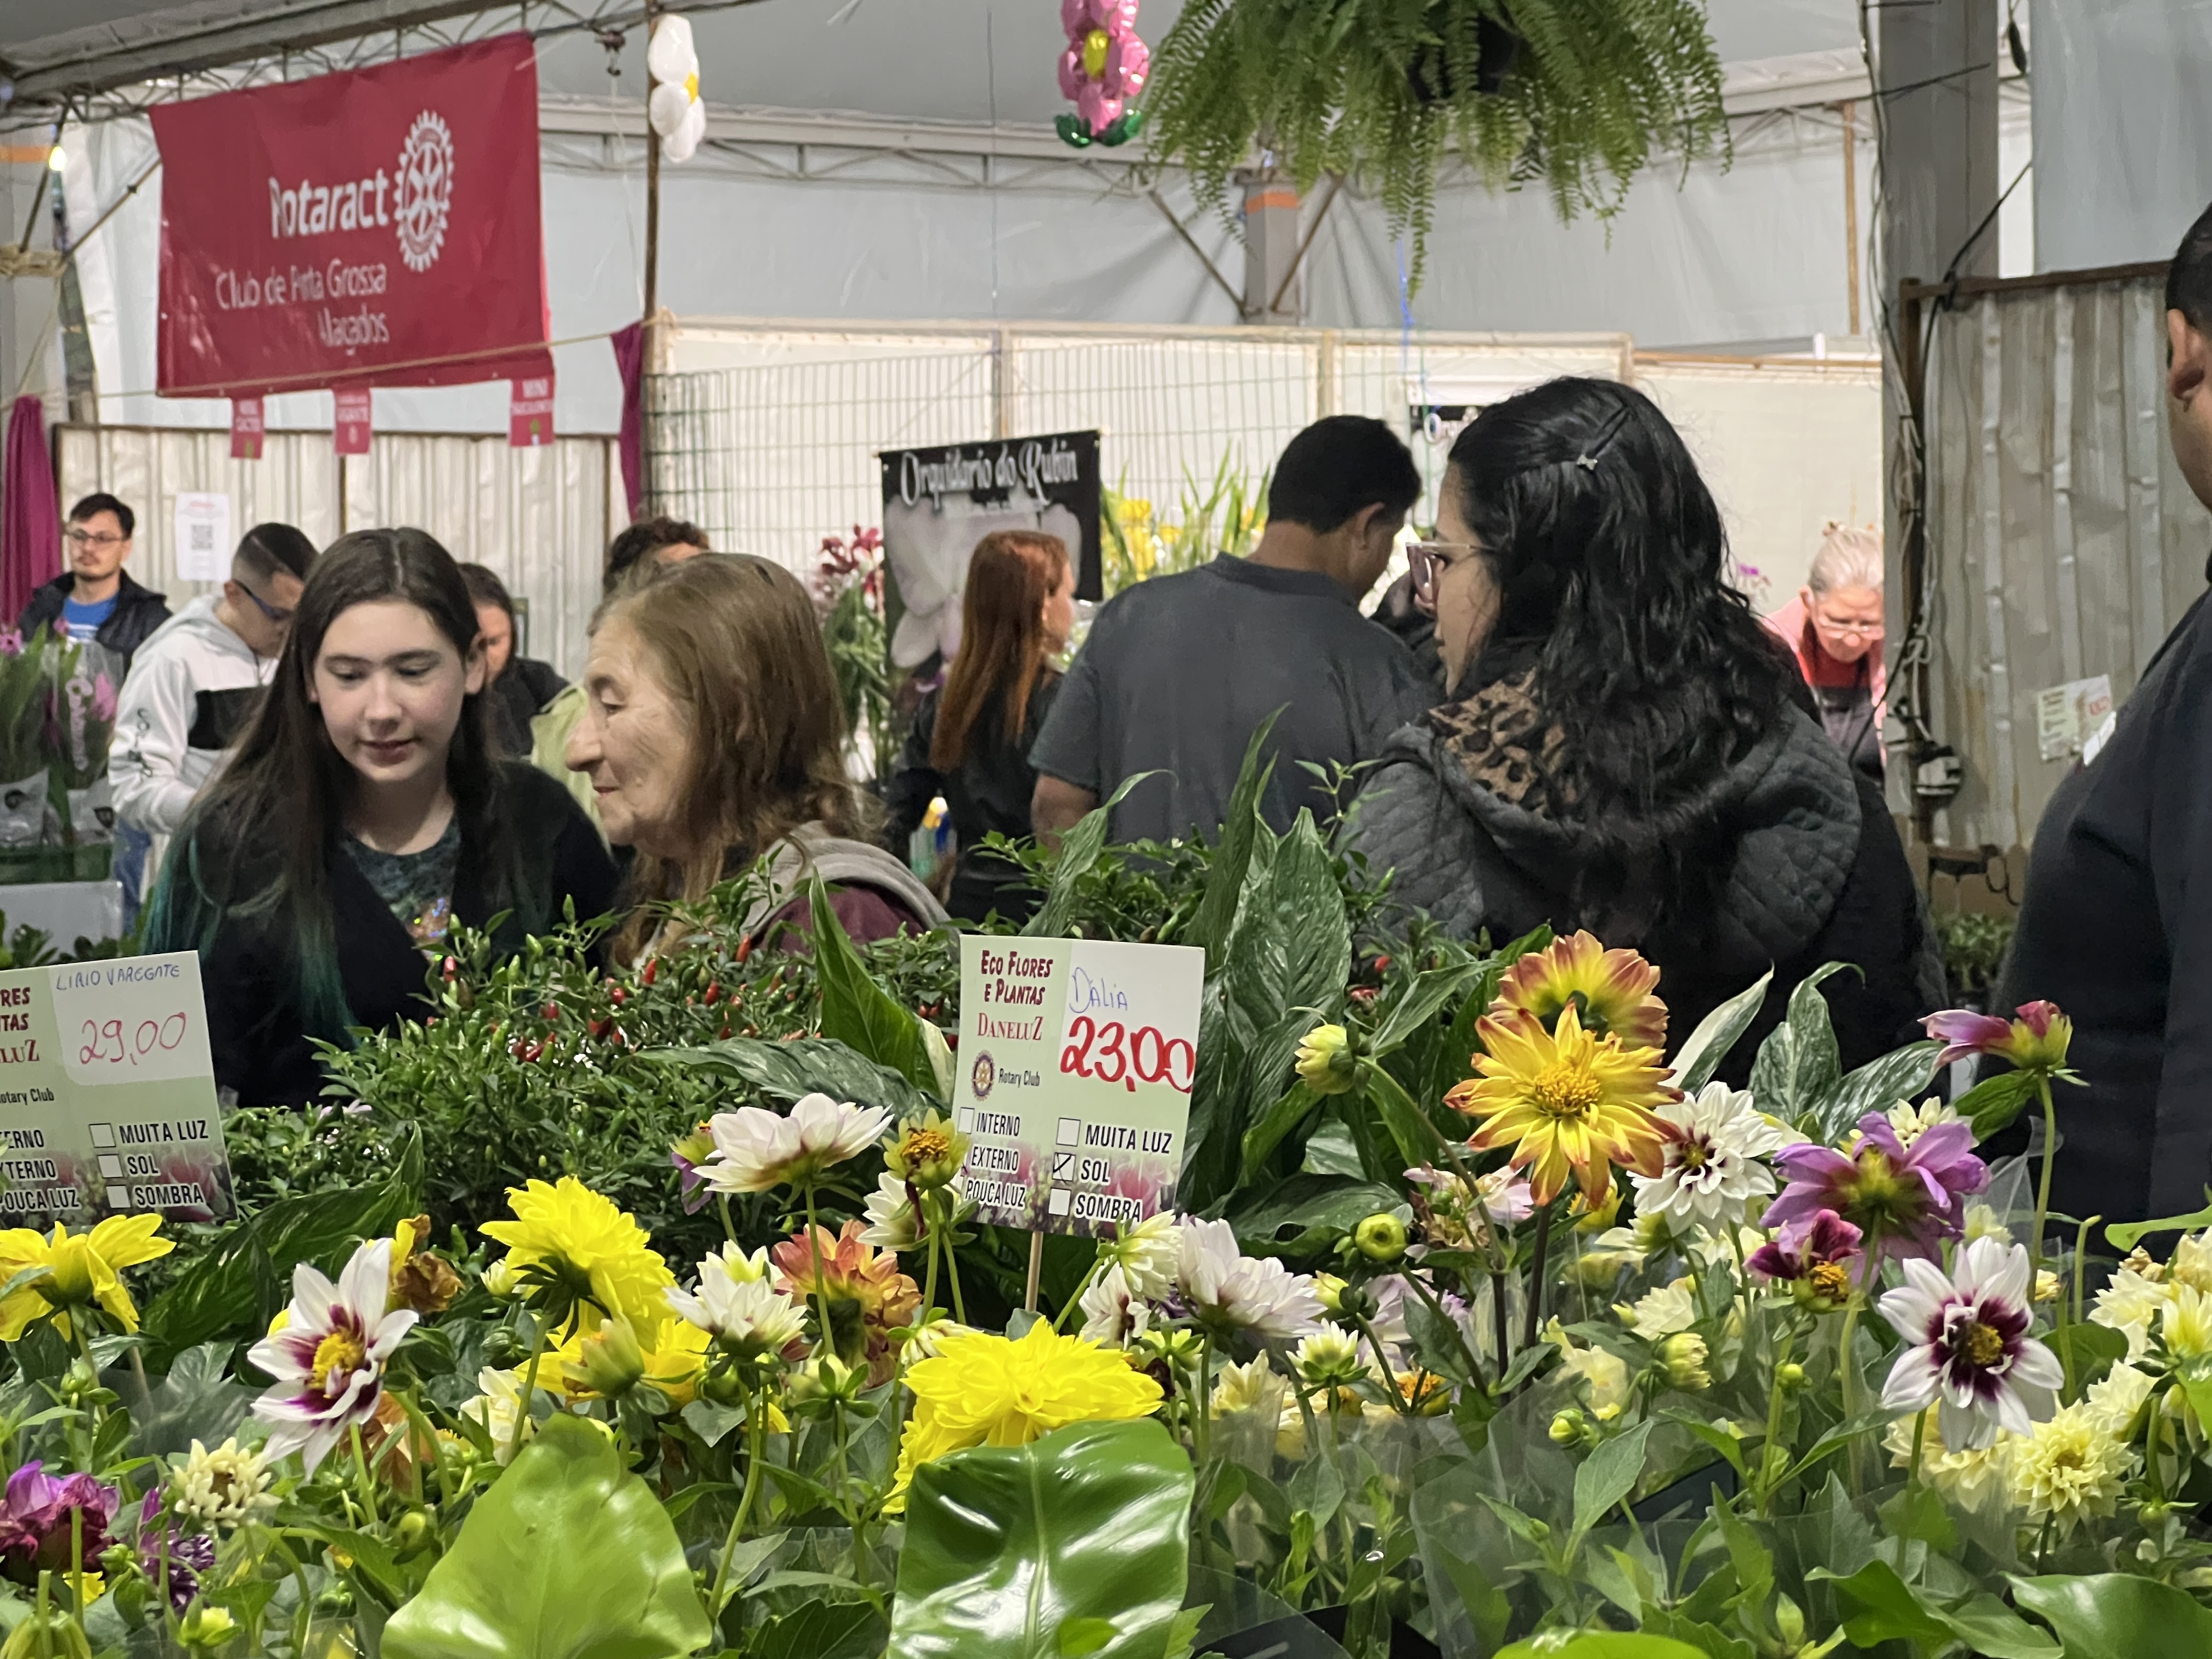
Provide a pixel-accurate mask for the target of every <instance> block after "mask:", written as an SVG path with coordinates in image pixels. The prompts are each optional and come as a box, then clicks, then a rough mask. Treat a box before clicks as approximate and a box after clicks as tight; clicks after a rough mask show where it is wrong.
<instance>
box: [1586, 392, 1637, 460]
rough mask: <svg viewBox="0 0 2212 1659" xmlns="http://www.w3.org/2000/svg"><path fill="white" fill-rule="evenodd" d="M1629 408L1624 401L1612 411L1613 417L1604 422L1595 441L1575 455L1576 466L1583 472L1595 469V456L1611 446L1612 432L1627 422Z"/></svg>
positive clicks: (1614, 432)
mask: <svg viewBox="0 0 2212 1659" xmlns="http://www.w3.org/2000/svg"><path fill="white" fill-rule="evenodd" d="M1629 408H1630V405H1629V404H1626V403H1625V402H1624V403H1623V404H1621V405H1620V408H1618V409H1616V410H1614V411H1613V418H1612V419H1611V420H1609V421H1607V422H1606V423H1605V429H1604V430H1603V431H1602V432H1601V433H1599V434H1598V435H1597V441H1596V442H1595V443H1593V444H1592V445H1591V446H1590V447H1589V448H1588V449H1585V450H1584V451H1583V453H1581V454H1579V455H1577V456H1576V457H1575V465H1577V466H1578V467H1580V468H1582V469H1583V471H1585V472H1595V471H1597V458H1598V457H1599V456H1601V455H1602V454H1604V453H1605V452H1606V451H1607V450H1608V449H1610V448H1611V447H1613V435H1614V434H1616V433H1617V432H1619V431H1620V428H1622V427H1623V426H1624V425H1625V424H1626V422H1627V420H1628V411H1629Z"/></svg>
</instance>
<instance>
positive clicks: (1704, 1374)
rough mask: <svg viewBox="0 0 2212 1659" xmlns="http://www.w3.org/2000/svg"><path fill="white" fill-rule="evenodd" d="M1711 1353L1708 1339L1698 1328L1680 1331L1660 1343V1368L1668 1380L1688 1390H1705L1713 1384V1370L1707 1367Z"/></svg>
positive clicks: (1695, 1392) (1686, 1392)
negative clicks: (1706, 1343) (1707, 1348)
mask: <svg viewBox="0 0 2212 1659" xmlns="http://www.w3.org/2000/svg"><path fill="white" fill-rule="evenodd" d="M1707 1357H1708V1355H1707V1350H1706V1347H1705V1338H1704V1337H1702V1336H1699V1334H1697V1333H1696V1332H1695V1331H1677V1332H1675V1333H1674V1335H1672V1336H1670V1337H1668V1339H1667V1340H1665V1341H1663V1342H1662V1343H1661V1344H1660V1345H1659V1365H1660V1369H1661V1370H1663V1371H1665V1372H1666V1374H1667V1381H1668V1383H1669V1384H1670V1385H1671V1386H1673V1387H1674V1388H1677V1389H1681V1390H1682V1391H1683V1392H1684V1393H1685V1394H1703V1393H1704V1392H1705V1390H1706V1389H1710V1388H1711V1387H1712V1386H1713V1376H1712V1373H1711V1371H1709V1370H1706V1369H1705V1360H1706V1358H1707Z"/></svg>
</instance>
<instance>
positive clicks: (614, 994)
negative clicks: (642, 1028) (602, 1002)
mask: <svg viewBox="0 0 2212 1659" xmlns="http://www.w3.org/2000/svg"><path fill="white" fill-rule="evenodd" d="M607 995H608V997H609V998H610V999H611V1000H612V1001H613V1003H614V1005H615V1006H616V1007H617V1008H619V1007H621V1006H623V1004H624V1003H625V1002H628V1001H629V992H627V991H625V990H623V987H621V986H619V985H617V986H616V987H615V988H614V989H613V990H611V991H610V992H608V993H607Z"/></svg>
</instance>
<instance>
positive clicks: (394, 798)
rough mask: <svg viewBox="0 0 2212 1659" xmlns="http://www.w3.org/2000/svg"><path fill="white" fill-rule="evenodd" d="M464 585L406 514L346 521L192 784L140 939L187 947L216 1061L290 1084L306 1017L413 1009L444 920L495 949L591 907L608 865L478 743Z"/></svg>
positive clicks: (592, 841)
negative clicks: (380, 522) (245, 706)
mask: <svg viewBox="0 0 2212 1659" xmlns="http://www.w3.org/2000/svg"><path fill="white" fill-rule="evenodd" d="M477 631H478V630H477V617H476V611H475V608H474V606H473V605H472V604H471V601H470V598H469V591H468V587H467V586H466V585H465V583H464V582H463V580H462V579H461V574H460V570H459V567H457V566H456V565H455V564H454V562H453V558H452V556H450V555H448V554H447V551H446V550H445V549H444V548H442V547H441V546H440V545H439V544H437V543H436V542H435V541H434V540H432V539H431V538H429V537H428V536H427V535H425V534H424V533H423V532H421V531H419V530H368V531H359V532H355V533H354V534H352V535H349V536H345V537H342V538H339V539H338V540H337V542H335V543H334V544H331V547H330V549H329V550H327V551H325V553H324V554H323V556H321V558H320V559H319V560H318V561H317V562H316V564H315V567H314V571H313V575H312V576H311V577H310V578H309V579H308V581H307V588H306V591H305V592H302V593H301V597H300V603H299V606H298V609H297V611H296V612H295V616H294V618H293V622H292V629H291V635H290V637H289V639H288V640H287V641H286V642H285V646H284V652H283V656H282V657H281V658H279V659H278V660H277V664H276V678H275V679H274V681H273V682H272V683H271V684H270V688H269V690H268V692H267V694H266V695H265V696H264V698H263V699H262V702H261V703H260V706H259V708H258V709H257V711H256V712H255V714H254V716H253V720H252V724H251V725H250V726H248V727H247V728H246V734H245V736H244V737H243V738H240V742H239V745H238V749H237V751H236V752H235V753H234V755H233V756H232V757H231V759H230V761H229V763H228V764H227V765H226V766H225V767H224V768H223V769H222V771H221V772H220V773H218V774H217V775H216V777H215V778H214V779H213V780H212V781H210V783H209V785H208V787H206V789H205V790H204V792H203V793H201V795H200V797H199V799H197V801H196V802H195V803H194V804H193V805H192V808H191V813H190V815H189V816H188V817H186V819H185V823H184V826H183V827H182V829H179V832H178V834H177V836H176V838H175V840H174V842H173V843H172V845H171V847H170V849H169V853H168V856H167V860H166V861H165V862H164V864H163V866H162V870H161V880H160V883H159V884H158V885H157V886H156V888H155V894H154V897H153V900H152V902H151V904H150V906H149V911H148V920H147V925H146V938H147V946H148V948H149V950H154V951H180V950H197V951H199V953H200V963H201V969H200V971H201V979H202V981H203V983H204V986H205V987H206V993H207V1004H208V1024H209V1042H210V1047H211V1048H212V1049H213V1050H214V1055H215V1073H216V1085H217V1086H218V1087H219V1088H227V1089H230V1090H234V1091H236V1095H237V1097H238V1099H239V1100H240V1101H241V1102H242V1103H246V1104H247V1105H271V1104H277V1103H302V1102H305V1101H307V1100H309V1099H311V1098H313V1097H314V1096H315V1095H316V1094H317V1093H318V1092H319V1091H320V1089H321V1087H322V1085H323V1078H322V1074H321V1071H320V1068H319V1066H318V1065H317V1064H316V1060H315V1052H314V1048H313V1042H312V1039H315V1038H320V1039H323V1040H324V1041H325V1042H334V1043H338V1044H342V1045H343V1044H345V1043H348V1042H350V1040H351V1039H350V1036H349V1032H350V1031H351V1030H352V1029H353V1028H356V1027H364V1026H365V1027H368V1028H370V1029H372V1030H386V1029H389V1028H391V1027H392V1026H394V1025H396V1024H398V1022H399V1021H400V1020H401V1019H403V1018H409V1017H414V1016H419V1015H421V1014H422V1013H424V1012H428V1005H427V1004H426V1003H425V1002H424V1001H423V1000H422V991H423V987H424V985H425V981H426V977H427V975H428V974H429V973H430V972H431V971H432V964H433V963H435V961H436V959H437V958H438V957H440V956H441V954H442V953H443V950H444V945H445V941H446V937H447V933H448V932H449V931H450V930H451V929H452V927H453V926H454V925H455V924H456V923H461V924H465V925H466V926H469V927H483V926H484V925H486V924H487V923H488V922H489V921H491V919H492V918H493V917H494V916H502V917H503V918H504V920H502V921H501V923H500V926H499V928H498V930H497V933H496V934H495V939H496V942H497V944H498V945H499V946H500V948H501V949H502V950H504V951H512V950H513V949H515V948H516V947H518V946H519V945H520V943H521V941H522V940H523V939H524V938H525V937H526V936H527V935H529V934H531V933H543V932H544V931H546V929H547V928H548V927H552V926H554V925H556V924H557V923H558V922H559V921H561V920H562V914H563V909H564V907H565V906H567V905H568V904H569V903H571V902H573V903H574V914H575V915H576V917H577V919H578V920H580V921H586V920H589V919H591V918H592V917H594V916H599V915H604V914H605V913H606V912H607V910H608V909H609V908H611V902H612V900H613V896H614V888H615V872H614V866H613V864H612V863H611V860H609V859H608V857H607V854H606V849H605V847H603V846H602V845H601V844H600V842H599V836H598V834H597V833H596V832H595V831H594V830H593V829H592V826H591V824H590V823H589V821H588V820H587V819H586V817H585V816H584V814H583V812H582V811H581V810H580V808H579V807H578V806H577V805H576V804H575V803H574V800H572V799H570V798H569V796H568V792H567V791H566V790H564V789H562V787H561V786H560V785H559V784H557V783H556V782H554V781H552V780H551V779H550V778H547V777H545V776H544V775H543V774H541V773H538V772H536V771H534V770H532V769H531V768H530V767H528V766H526V765H523V764H521V763H515V762H507V761H501V760H497V759H495V757H493V755H492V752H491V750H490V748H489V738H488V732H487V727H486V717H487V712H488V711H487V710H486V709H485V708H484V707H483V698H482V695H481V694H482V693H483V685H484V661H483V652H482V650H481V649H480V648H479V645H478V640H477Z"/></svg>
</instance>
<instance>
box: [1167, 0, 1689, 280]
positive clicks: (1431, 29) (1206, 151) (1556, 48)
mask: <svg viewBox="0 0 2212 1659" xmlns="http://www.w3.org/2000/svg"><path fill="white" fill-rule="evenodd" d="M1146 104H1147V112H1148V118H1149V122H1150V127H1149V130H1150V131H1151V133H1152V154H1153V155H1154V157H1155V158H1156V159H1157V160H1158V161H1163V162H1176V163H1180V164H1181V165H1182V166H1184V167H1188V168H1189V169H1190V172H1191V176H1192V180H1193V183H1194V185H1195V186H1196V189H1197V191H1198V193H1199V194H1200V196H1201V197H1208V198H1210V199H1212V201H1214V202H1215V203H1216V204H1219V205H1220V206H1221V207H1222V208H1223V210H1224V211H1227V210H1228V203H1229V185H1230V182H1231V179H1232V178H1233V177H1234V176H1235V175H1236V174H1237V173H1238V172H1239V171H1240V170H1241V169H1243V168H1246V167H1249V166H1251V165H1252V163H1253V161H1254V159H1255V156H1256V157H1258V158H1259V160H1260V162H1261V165H1262V166H1263V167H1279V168H1280V169H1281V170H1282V171H1283V172H1284V173H1287V174H1288V175H1289V176H1290V177H1291V179H1293V180H1295V181H1296V183H1297V186H1298V188H1299V189H1300V190H1301V191H1305V190H1310V189H1311V188H1312V187H1313V185H1314V184H1315V183H1316V181H1317V180H1318V179H1320V178H1321V176H1322V174H1323V173H1337V174H1344V175H1352V176H1355V177H1357V178H1358V179H1359V180H1360V181H1361V182H1362V183H1363V184H1364V186H1365V187H1366V188H1367V189H1369V190H1370V191H1372V192H1373V193H1374V194H1375V195H1376V196H1378V197H1380V198H1381V200H1382V203H1383V210H1384V212H1385V214H1386V216H1387V217H1388V221H1389V228H1390V230H1391V233H1392V234H1394V235H1399V234H1403V235H1406V236H1407V237H1408V238H1409V240H1411V242H1412V244H1413V250H1412V259H1411V263H1410V266H1409V269H1408V273H1407V280H1408V283H1409V284H1410V285H1411V286H1413V287H1416V288H1418V287H1419V283H1420V279H1421V272H1422V265H1423V258H1424V253H1425V243H1426V239H1427V235H1428V232H1429V228H1430V226H1431V222H1433V219H1434V216H1435V208H1436V178H1437V169H1438V168H1439V167H1441V166H1443V163H1444V161H1445V160H1446V159H1447V156H1448V155H1449V152H1450V151H1451V150H1452V149H1455V148H1456V149H1457V150H1458V152H1459V154H1460V155H1461V156H1462V158H1463V159H1465V160H1466V161H1468V163H1469V164H1471V165H1472V166H1473V167H1474V168H1475V169H1476V171H1477V172H1478V173H1480V175H1481V177H1482V178H1483V179H1485V180H1486V182H1487V183H1489V184H1490V185H1492V187H1493V188H1495V187H1498V186H1500V185H1505V184H1507V183H1509V182H1510V183H1518V182H1521V181H1522V180H1528V179H1541V180H1542V181H1543V182H1544V184H1545V185H1546V186H1547V188H1548V189H1549V190H1550V191H1551V194H1552V201H1553V205H1554V206H1555V207H1556V208H1557V209H1558V210H1559V215H1560V216H1561V217H1562V218H1567V219H1571V218H1573V217H1574V216H1576V215H1577V214H1579V213H1585V212H1587V213H1594V214H1596V215H1597V216H1600V217H1606V216H1610V215H1611V214H1613V213H1614V212H1616V211H1618V210H1619V209H1620V206H1621V204H1622V203H1623V202H1624V201H1625V200H1626V196H1627V191H1628V186H1629V184H1630V182H1631V181H1632V179H1634V178H1635V176H1636V174H1637V173H1639V172H1640V171H1642V169H1643V168H1644V166H1645V164H1646V163H1647V162H1649V161H1650V160H1651V159H1652V157H1653V155H1654V154H1655V153H1657V152H1665V153H1666V154H1668V155H1679V156H1680V157H1681V158H1682V159H1684V160H1685V161H1686V160H1688V159H1690V158H1692V157H1694V156H1698V155H1725V154H1726V153H1727V149H1728V123H1727V117H1726V114H1725V112H1724V111H1723V106H1722V102H1721V66H1720V59H1719V58H1718V56H1717V53H1716V52H1714V50H1713V45H1712V40H1711V36H1710V35H1709V34H1708V33H1706V28H1705V10H1704V8H1703V7H1701V6H1699V5H1698V4H1697V3H1696V0H1613V3H1609V4H1607V5H1604V6H1589V5H1579V4H1574V3H1570V0H1431V3H1430V4H1428V5H1426V6H1425V7H1410V6H1407V5H1406V4H1404V3H1402V0H1328V3H1322V0H1203V3H1196V4H1192V5H1189V6H1187V7H1185V8H1184V9H1183V12H1182V15H1181V16H1180V17H1179V18H1178V19H1177V20H1176V23H1175V25H1174V27H1171V28H1170V29H1169V31H1168V33H1167V35H1166V37H1165V39H1164V40H1162V41H1161V42H1160V48H1159V51H1158V54H1157V55H1156V56H1155V58H1154V59H1153V64H1152V87H1151V90H1150V92H1149V93H1148V94H1147V97H1146Z"/></svg>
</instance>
